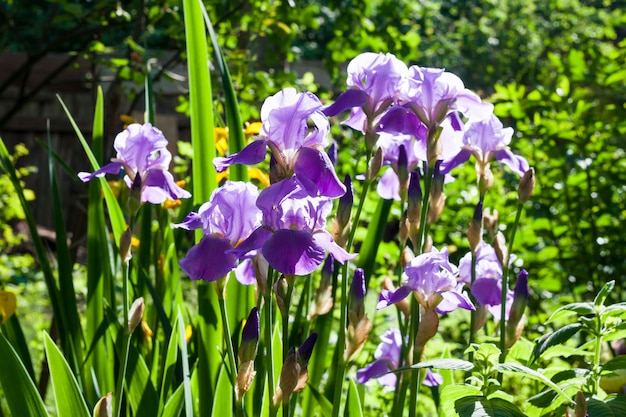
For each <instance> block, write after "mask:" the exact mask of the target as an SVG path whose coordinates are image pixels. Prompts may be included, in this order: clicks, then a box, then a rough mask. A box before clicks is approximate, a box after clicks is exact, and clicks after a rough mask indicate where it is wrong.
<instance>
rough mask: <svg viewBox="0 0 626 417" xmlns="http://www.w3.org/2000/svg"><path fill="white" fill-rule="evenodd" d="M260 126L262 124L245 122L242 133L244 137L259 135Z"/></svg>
mask: <svg viewBox="0 0 626 417" xmlns="http://www.w3.org/2000/svg"><path fill="white" fill-rule="evenodd" d="M261 126H263V123H261V122H252V123H249V122H246V127H245V128H244V130H243V133H245V134H246V136H254V135H258V134H259V133H261Z"/></svg>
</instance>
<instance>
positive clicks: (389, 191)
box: [376, 168, 400, 201]
mask: <svg viewBox="0 0 626 417" xmlns="http://www.w3.org/2000/svg"><path fill="white" fill-rule="evenodd" d="M376 191H377V192H378V195H379V196H381V197H382V198H384V199H385V200H397V201H400V179H399V178H398V175H397V174H396V173H395V172H394V171H393V169H392V168H388V169H387V170H386V171H385V172H383V175H381V176H380V178H379V179H378V184H377V185H376Z"/></svg>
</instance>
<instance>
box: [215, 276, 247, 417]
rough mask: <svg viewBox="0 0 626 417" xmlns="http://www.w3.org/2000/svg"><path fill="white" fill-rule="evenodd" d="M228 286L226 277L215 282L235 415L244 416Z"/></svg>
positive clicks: (237, 416)
mask: <svg viewBox="0 0 626 417" xmlns="http://www.w3.org/2000/svg"><path fill="white" fill-rule="evenodd" d="M225 287H226V278H225V277H224V278H220V279H219V280H218V281H216V282H215V292H216V293H217V300H218V302H219V305H220V313H221V315H222V323H223V326H224V339H226V355H227V356H228V363H229V364H230V372H231V381H232V385H233V398H235V399H236V400H235V416H236V417H243V416H244V415H245V414H244V411H243V401H242V399H241V398H237V395H236V388H235V387H236V386H237V361H236V360H235V350H234V348H233V340H232V334H231V332H230V325H229V324H228V310H227V309H226V300H225V298H224V288H225Z"/></svg>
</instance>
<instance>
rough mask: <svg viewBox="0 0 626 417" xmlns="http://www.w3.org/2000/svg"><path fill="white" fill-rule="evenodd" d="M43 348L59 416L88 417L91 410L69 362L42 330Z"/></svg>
mask: <svg viewBox="0 0 626 417" xmlns="http://www.w3.org/2000/svg"><path fill="white" fill-rule="evenodd" d="M44 348H45V350H46V358H47V359H48V366H49V367H50V380H51V381H52V389H53V391H54V401H55V404H56V410H57V414H58V416H59V417H65V416H68V417H76V416H85V417H88V416H89V415H90V414H91V412H90V411H89V408H87V404H86V403H85V399H84V398H83V396H82V394H81V390H80V388H79V386H78V382H77V381H76V378H75V376H74V374H73V373H72V370H71V369H70V366H69V364H68V363H67V361H66V360H65V358H64V357H63V354H62V353H61V351H59V348H58V347H57V345H56V344H55V343H54V341H53V340H52V339H51V338H50V336H49V335H48V333H45V332H44Z"/></svg>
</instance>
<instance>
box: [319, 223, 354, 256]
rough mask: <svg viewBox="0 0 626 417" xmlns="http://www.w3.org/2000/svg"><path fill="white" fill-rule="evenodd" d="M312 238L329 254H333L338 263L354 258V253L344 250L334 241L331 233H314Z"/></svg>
mask: <svg viewBox="0 0 626 417" xmlns="http://www.w3.org/2000/svg"><path fill="white" fill-rule="evenodd" d="M313 239H314V240H315V242H317V244H318V245H319V246H320V247H322V248H324V249H326V250H327V251H328V252H329V253H330V254H331V255H333V257H334V258H335V260H336V261H338V262H340V263H344V262H346V261H349V260H350V259H354V258H356V254H355V253H348V252H346V250H345V249H344V248H342V247H341V246H339V245H337V244H336V243H335V241H334V240H333V237H332V236H331V234H330V233H328V232H326V231H323V232H317V233H314V234H313Z"/></svg>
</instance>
